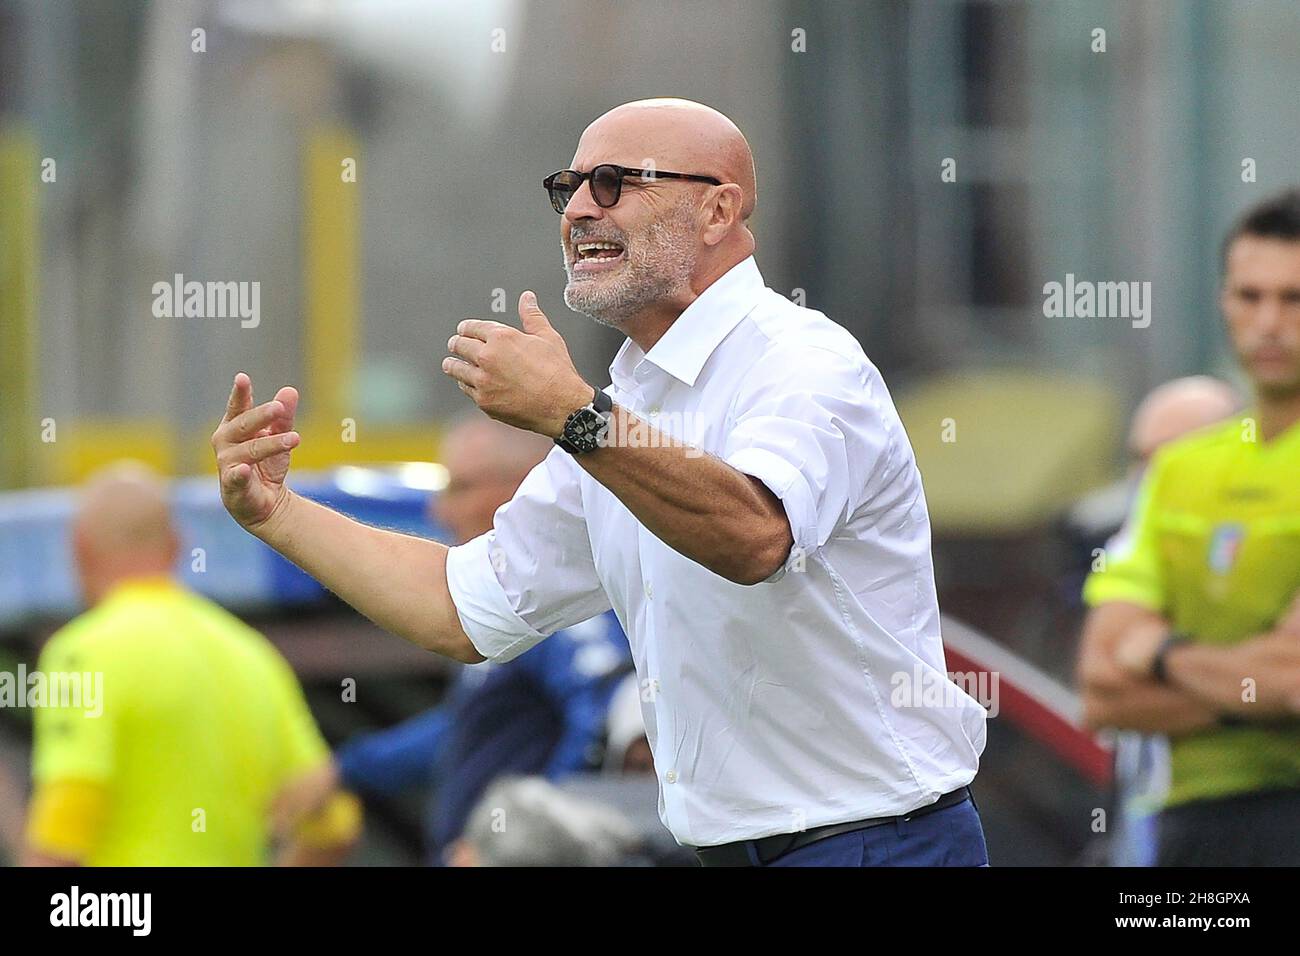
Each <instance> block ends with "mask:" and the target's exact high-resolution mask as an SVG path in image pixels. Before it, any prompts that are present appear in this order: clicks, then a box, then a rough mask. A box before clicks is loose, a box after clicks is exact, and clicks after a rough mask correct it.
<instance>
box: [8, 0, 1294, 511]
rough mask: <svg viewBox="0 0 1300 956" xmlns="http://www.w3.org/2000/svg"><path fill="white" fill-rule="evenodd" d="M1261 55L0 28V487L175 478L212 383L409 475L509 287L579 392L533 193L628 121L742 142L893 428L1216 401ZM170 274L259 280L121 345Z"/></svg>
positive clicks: (829, 9)
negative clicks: (285, 396) (239, 376)
mask: <svg viewBox="0 0 1300 956" xmlns="http://www.w3.org/2000/svg"><path fill="white" fill-rule="evenodd" d="M200 30H201V31H202V42H201V44H200V43H199V41H198V39H197V37H198V34H196V33H195V31H200ZM1098 30H1102V31H1104V38H1102V41H1103V42H1104V52H1102V51H1101V50H1100V49H1099V48H1098V46H1099V42H1098V41H1099V34H1097V32H1096V31H1098ZM1298 32H1300V7H1298V6H1296V5H1295V4H1294V3H1290V2H1287V0H1275V2H1274V0H1242V2H1235V0H1225V2H1217V3H1216V2H1209V0H1204V2H1200V0H1150V2H1144V3H1140V4H1135V3H1129V2H1125V0H1098V2H1094V3H1087V4H1076V3H1056V2H1031V0H998V2H994V0H911V2H906V0H900V2H835V0H749V2H741V0H715V2H710V3H707V4H705V3H698V2H691V0H656V2H655V3H650V4H643V3H635V4H634V3H617V2H613V0H607V2H605V0H602V2H576V0H543V2H531V3H524V2H522V0H482V2H478V3H475V4H473V5H466V4H461V3H452V2H448V0H369V2H360V0H338V2H325V0H260V2H244V0H166V2H149V0H78V2H71V0H0V204H3V208H4V210H5V213H4V215H3V217H0V218H2V219H3V222H2V223H0V264H2V265H3V272H2V273H0V275H2V278H3V288H2V289H0V300H2V304H0V317H2V318H3V324H2V325H0V339H2V340H3V343H2V344H3V348H2V349H0V351H2V352H3V353H4V358H3V360H2V361H3V362H4V365H3V372H4V393H3V394H4V397H3V398H0V428H2V429H3V430H2V432H0V481H3V484H4V485H5V486H10V487H13V486H23V485H34V484H42V483H48V482H63V481H68V480H73V479H75V478H77V477H79V475H80V474H81V473H84V471H85V470H87V469H88V468H90V467H92V466H93V465H95V464H97V463H98V461H99V460H100V459H102V458H103V457H106V456H108V455H109V454H110V453H111V454H112V456H113V457H116V456H117V455H119V454H121V453H123V452H126V453H133V454H136V455H137V456H138V457H143V458H147V459H151V460H153V461H154V462H155V463H156V464H158V465H160V466H163V467H166V468H169V469H170V470H172V471H175V472H178V473H197V472H201V471H202V470H203V469H204V468H206V467H207V455H208V451H207V448H206V444H205V439H206V436H207V435H208V434H209V433H210V431H211V429H212V427H213V424H214V423H215V420H216V418H217V417H218V416H219V414H220V410H221V407H222V404H223V401H224V397H225V394H226V392H227V390H228V388H229V382H230V378H231V376H232V374H233V373H234V371H236V370H238V369H244V370H246V371H248V372H249V373H250V374H251V375H252V376H253V379H254V382H255V383H257V385H258V386H259V389H260V394H263V395H268V396H269V395H270V394H271V393H272V392H273V390H274V389H275V388H276V387H277V386H278V385H280V384H282V383H286V382H292V383H295V384H298V385H299V386H300V387H301V388H302V390H303V395H304V405H303V410H304V411H303V414H304V416H305V418H306V419H307V423H306V424H305V426H304V432H305V438H306V439H307V440H306V441H305V442H304V445H303V447H302V449H301V457H302V458H303V459H304V461H305V462H307V463H315V464H328V463H330V462H334V461H356V460H367V461H369V460H386V459H391V458H412V457H415V458H419V457H425V458H427V457H431V456H433V455H434V454H435V453H436V437H437V429H436V423H437V422H439V421H440V420H442V419H444V418H446V417H447V416H448V415H449V414H451V413H453V412H454V411H456V410H458V409H459V408H461V407H463V405H464V400H463V397H462V396H461V395H460V394H459V392H458V391H457V390H456V389H455V388H454V387H453V386H452V385H451V383H450V382H449V381H448V380H446V379H445V378H444V377H443V376H442V375H441V373H440V372H439V370H438V364H439V362H440V360H441V358H442V356H443V354H444V352H445V341H446V338H447V336H448V335H449V334H450V330H451V329H452V327H453V326H454V324H455V322H456V321H458V320H459V319H461V318H463V317H466V316H471V315H477V316H483V317H490V318H499V319H501V320H502V321H514V320H515V316H514V302H515V301H516V299H517V296H518V294H519V292H520V291H522V290H523V289H524V288H530V287H531V288H535V289H536V290H537V291H538V293H539V296H540V300H541V302H542V305H543V307H544V308H545V309H547V311H548V312H549V314H550V315H551V316H552V319H553V321H555V323H556V325H557V327H558V328H559V329H560V330H561V331H562V332H563V333H564V334H565V336H566V338H567V340H568V342H569V344H570V347H571V349H572V351H573V353H574V356H575V359H576V360H577V362H578V365H579V367H580V369H581V370H582V371H583V372H584V373H585V374H587V375H589V376H590V377H592V378H593V379H599V380H602V381H603V375H604V368H605V366H606V365H607V363H608V361H609V359H610V358H611V356H612V354H613V352H614V350H615V349H616V348H617V346H618V344H619V337H618V336H617V334H616V333H614V332H612V331H610V330H607V329H604V328H603V327H600V326H598V325H596V324H595V323H592V322H590V321H589V320H587V319H586V318H584V317H581V316H576V315H573V314H572V313H569V312H568V311H567V310H566V309H565V308H564V306H563V303H562V296H561V292H562V288H563V271H562V268H561V263H560V248H559V242H558V222H557V219H556V217H555V215H554V213H553V212H551V211H550V209H549V207H548V206H547V203H546V200H545V196H544V194H543V192H542V190H541V188H540V181H541V179H542V177H543V176H544V175H545V174H546V173H548V172H551V171H552V170H554V169H558V168H561V167H563V166H566V165H568V163H569V161H570V159H571V157H572V154H573V149H574V145H575V143H576V140H577V137H578V135H579V134H580V133H581V131H582V129H583V127H584V126H585V125H586V124H587V123H588V122H589V121H590V120H591V119H592V118H594V117H595V116H597V115H598V114H599V113H601V112H603V111H604V110H605V109H608V108H609V107H611V106H613V105H615V104H617V103H619V102H622V101H625V100H629V99H633V98H638V97H643V96H654V95H678V96H685V97H690V98H695V99H699V100H702V101H705V102H708V103H710V104H712V105H714V106H716V107H718V108H719V109H722V110H723V111H724V112H727V113H728V114H729V115H731V116H732V117H733V118H734V119H735V120H736V121H737V122H738V123H739V125H740V126H741V127H742V128H743V129H744V130H745V131H746V133H747V135H748V136H749V137H750V139H751V142H752V144H753V146H754V149H755V152H756V155H757V161H758V169H759V181H760V199H759V207H758V213H757V216H756V224H755V228H756V233H757V235H758V239H759V251H758V257H759V263H760V265H761V266H762V267H763V269H764V272H765V275H766V277H767V279H768V281H769V283H770V284H771V285H772V286H773V288H775V289H777V290H779V291H781V292H783V293H786V294H790V295H794V296H800V295H802V296H804V297H805V298H806V302H807V304H809V305H811V306H813V307H816V308H821V309H824V310H825V311H826V312H827V313H828V314H829V315H831V316H832V317H833V318H834V319H836V320H837V321H839V322H840V323H842V324H843V325H845V326H847V327H848V328H849V329H850V330H851V331H853V332H854V334H855V335H857V336H858V338H859V339H860V340H861V341H862V342H863V344H864V345H865V347H866V348H867V351H868V353H869V354H871V355H872V357H873V358H874V359H875V361H876V362H877V364H878V365H880V366H881V368H882V370H883V371H884V372H885V374H886V376H887V378H888V380H889V381H890V382H891V384H892V386H893V388H894V391H895V394H896V395H898V394H899V393H900V392H904V393H905V392H907V391H908V390H909V389H910V388H912V387H913V386H917V385H919V384H921V383H924V382H925V381H927V380H928V379H929V378H931V377H933V376H936V375H945V374H950V373H952V372H954V371H963V370H989V369H992V370H998V369H1004V368H1016V369H1033V370H1037V371H1039V372H1043V373H1045V374H1047V375H1049V376H1050V375H1052V374H1055V373H1056V372H1057V371H1069V372H1071V373H1072V374H1076V375H1081V376H1083V377H1085V378H1090V379H1093V380H1095V381H1097V382H1098V383H1101V384H1102V385H1103V386H1105V387H1107V388H1109V389H1111V390H1112V391H1113V392H1114V393H1115V394H1116V396H1117V400H1118V401H1119V402H1121V403H1123V402H1127V401H1128V400H1129V399H1131V398H1133V397H1135V396H1136V395H1137V394H1138V393H1139V392H1141V391H1142V390H1144V389H1146V388H1147V387H1149V386H1150V385H1151V384H1153V383H1155V382H1157V381H1160V380H1163V379H1165V378H1169V377H1172V376H1173V375H1176V374H1179V373H1182V372H1186V371H1194V370H1205V369H1213V368H1216V367H1218V366H1219V365H1220V364H1221V358H1222V350H1223V337H1222V335H1221V334H1220V331H1219V321H1218V317H1217V313H1216V308H1215V301H1214V299H1215V284H1216V279H1217V262H1216V243H1217V237H1218V236H1219V235H1220V234H1221V232H1222V230H1223V228H1224V226H1225V225H1226V223H1227V222H1228V221H1229V220H1230V219H1231V218H1232V216H1233V215H1234V214H1235V212H1236V211H1237V210H1238V209H1239V208H1241V207H1242V206H1243V205H1245V204H1246V203H1248V202H1250V201H1252V200H1254V199H1256V198H1259V197H1261V196H1263V195H1264V194H1265V193H1267V192H1270V191H1275V190H1276V189H1278V188H1280V187H1282V186H1283V185H1285V183H1286V181H1287V177H1289V176H1291V175H1293V172H1292V170H1293V166H1292V164H1291V160H1292V158H1293V157H1294V156H1295V155H1296V152H1297V146H1300V143H1298V142H1297V137H1298V136H1300V133H1298V132H1297V129H1296V127H1295V125H1294V124H1290V123H1287V122H1283V121H1281V120H1282V119H1284V118H1285V117H1288V116H1289V115H1291V112H1289V110H1291V111H1293V95H1294V90H1295V89H1296V88H1297V87H1300V57H1298V56H1297V55H1296V51H1295V49H1294V46H1293V45H1292V44H1291V43H1290V42H1289V38H1292V37H1294V36H1296V35H1297V33H1298ZM200 47H201V49H200ZM349 159H351V160H355V170H356V181H355V182H345V181H344V179H343V176H342V170H343V163H344V161H345V160H349ZM48 160H52V161H53V163H54V165H53V167H52V168H53V170H54V173H55V176H54V178H53V181H47V179H46V178H45V177H44V175H43V174H44V173H46V172H47V171H48V164H47V162H46V161H48ZM946 160H952V161H954V162H953V164H949V165H948V166H947V167H945V161H946ZM1248 160H1249V161H1253V163H1254V166H1255V169H1256V171H1257V172H1256V175H1257V182H1253V183H1250V182H1243V179H1242V169H1243V162H1246V161H1248ZM945 168H947V169H948V170H949V172H950V174H951V175H950V176H949V177H948V178H950V179H951V178H953V176H955V181H945V177H944V175H943V174H944V171H945ZM1067 274H1073V275H1074V276H1076V277H1078V278H1080V279H1089V280H1097V281H1129V280H1137V281H1150V282H1151V284H1152V285H1151V288H1152V311H1153V315H1152V318H1153V321H1152V323H1151V325H1150V327H1149V328H1145V329H1136V328H1133V327H1132V326H1131V324H1130V323H1128V322H1126V321H1124V320H1122V319H1096V318H1093V319H1084V318H1049V317H1046V316H1045V315H1044V311H1043V293H1042V288H1043V285H1044V284H1045V283H1047V282H1051V281H1064V279H1065V276H1066V275H1067ZM177 275H181V276H183V277H184V279H185V280H187V281H189V280H198V281H205V282H206V281H220V282H232V281H233V282H254V281H255V282H258V283H259V287H260V299H259V303H260V315H259V320H258V323H257V325H256V326H255V327H245V326H244V324H242V323H241V322H240V321H239V320H238V319H237V318H220V317H209V318H197V317H191V318H183V317H181V318H159V317H156V316H155V315H154V312H153V302H154V298H155V296H154V293H153V289H154V286H155V283H158V282H168V283H170V282H173V281H174V277H175V276H177ZM502 308H503V309H504V311H502V312H497V311H495V309H502ZM905 414H906V411H905ZM346 422H351V423H352V425H353V427H352V431H351V434H350V437H349V434H348V429H347V426H346V424H345V423H346ZM51 423H52V424H53V425H54V428H55V429H56V430H57V436H58V437H57V440H55V441H49V440H48V439H49V437H50V434H49V433H50V428H49V425H50V424H51ZM908 424H909V428H910V429H912V430H913V431H916V430H918V429H922V430H923V429H927V428H931V427H933V428H934V429H935V430H937V429H938V428H939V427H940V424H939V423H938V422H930V421H928V420H926V421H920V422H914V421H909V422H908ZM42 438H45V439H46V440H44V441H42Z"/></svg>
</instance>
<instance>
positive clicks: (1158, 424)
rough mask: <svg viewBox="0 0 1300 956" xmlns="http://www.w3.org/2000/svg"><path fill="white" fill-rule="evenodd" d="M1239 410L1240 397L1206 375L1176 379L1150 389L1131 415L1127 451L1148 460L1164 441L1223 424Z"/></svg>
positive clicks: (1229, 387)
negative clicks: (1221, 422)
mask: <svg viewBox="0 0 1300 956" xmlns="http://www.w3.org/2000/svg"><path fill="white" fill-rule="evenodd" d="M1240 409H1241V398H1240V397H1239V396H1238V395H1237V393H1236V391H1234V390H1233V388H1232V387H1231V386H1230V385H1228V384H1227V383H1225V382H1221V381H1219V380H1218V379H1217V378H1211V377H1210V376H1208V375H1191V376H1188V377H1186V378H1177V379H1174V380H1173V381H1171V382H1166V383H1164V384H1163V385H1160V386H1158V387H1157V388H1155V389H1153V390H1152V391H1151V393H1150V394H1149V395H1147V397H1146V398H1144V399H1143V400H1142V403H1141V404H1140V405H1139V406H1138V409H1137V411H1136V412H1135V413H1134V414H1133V425H1132V427H1131V428H1130V429H1129V450H1130V451H1131V452H1132V454H1133V456H1134V457H1135V458H1137V459H1139V460H1141V461H1147V460H1148V459H1150V457H1151V456H1152V455H1153V454H1155V452H1156V450H1157V449H1158V448H1159V447H1160V446H1161V445H1164V444H1165V443H1167V442H1171V441H1173V440H1174V439H1176V438H1181V437H1182V436H1183V435H1186V434H1188V433H1189V432H1193V431H1195V430H1196V429H1198V428H1204V427H1205V426H1207V425H1213V424H1214V423H1215V422H1220V421H1223V420H1224V419H1225V418H1227V417H1228V416H1230V415H1232V414H1233V413H1235V412H1237V411H1239V410H1240Z"/></svg>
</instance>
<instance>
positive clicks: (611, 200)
mask: <svg viewBox="0 0 1300 956" xmlns="http://www.w3.org/2000/svg"><path fill="white" fill-rule="evenodd" d="M629 176H640V177H641V178H642V179H689V180H691V181H692V182H697V183H712V184H713V185H714V186H721V185H722V180H720V179H715V178H714V177H712V176H696V175H694V174H693V173H666V172H663V171H662V170H658V169H631V168H629V167H627V166H617V165H615V164H614V163H601V164H600V165H599V166H593V167H591V172H589V173H580V172H578V171H577V170H576V169H561V170H560V171H559V172H558V173H551V175H549V176H547V177H546V178H545V179H543V180H542V185H543V186H545V187H546V191H547V192H548V193H550V196H551V206H552V208H554V209H555V211H556V212H559V213H562V212H564V210H565V207H567V206H568V205H569V200H570V199H572V198H573V194H574V193H576V192H577V191H578V189H579V187H581V186H582V184H583V183H585V182H587V181H588V180H590V181H591V198H592V199H594V200H596V205H597V206H600V207H601V208H602V209H608V208H609V207H610V206H613V205H615V204H617V203H618V200H619V197H620V196H622V195H623V180H624V179H627V178H628V177H629Z"/></svg>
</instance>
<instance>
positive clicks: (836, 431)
mask: <svg viewBox="0 0 1300 956" xmlns="http://www.w3.org/2000/svg"><path fill="white" fill-rule="evenodd" d="M871 375H872V373H871V367H870V365H869V364H868V363H867V361H866V358H865V356H857V357H854V356H852V355H840V354H838V353H835V352H831V351H829V350H825V349H811V348H810V349H807V350H804V351H801V352H800V353H799V355H798V356H797V360H792V356H790V355H788V354H787V355H782V356H769V357H766V358H765V359H764V360H763V361H760V362H759V363H757V364H756V365H755V366H754V368H753V369H752V370H751V373H749V374H747V375H746V387H745V390H744V391H743V392H742V393H741V394H740V395H739V396H738V398H737V402H736V405H735V406H734V407H733V425H732V428H731V431H730V432H729V434H728V436H727V441H726V446H725V447H726V451H725V453H724V455H723V456H722V457H723V459H724V460H725V461H726V462H727V463H728V464H729V465H731V466H732V467H733V468H735V469H736V470H737V471H740V472H743V473H744V474H747V475H750V476H751V477H754V478H757V479H758V480H759V481H761V482H762V483H763V484H764V485H766V486H767V488H768V489H769V490H770V491H771V492H772V493H773V494H774V495H776V496H777V498H779V499H780V500H781V503H782V505H783V507H784V508H785V513H786V518H787V519H788V520H789V522H790V533H791V536H792V538H793V539H794V544H793V546H792V547H791V549H790V554H789V556H788V557H787V560H786V562H785V564H784V565H783V566H782V567H781V568H779V569H777V571H776V572H775V573H774V574H773V575H772V576H771V577H770V578H769V579H768V580H769V581H774V580H778V579H779V578H780V577H782V576H783V575H784V573H785V571H786V570H787V569H788V568H790V567H791V566H792V565H793V564H794V563H795V562H797V561H799V560H801V559H803V558H805V557H807V556H809V555H812V554H813V553H815V552H816V551H817V550H818V549H819V548H821V547H822V546H823V545H825V544H826V542H827V541H829V540H830V538H831V537H832V536H833V535H834V534H835V532H836V531H837V530H838V529H839V528H841V527H842V526H843V525H844V523H845V522H846V521H847V520H848V519H849V517H850V516H851V515H852V514H853V512H854V511H855V510H856V509H857V508H858V506H859V505H860V504H861V503H862V500H863V497H864V493H865V488H866V485H867V480H868V476H869V475H870V474H871V472H872V471H873V469H875V468H876V466H877V465H878V464H879V463H880V462H881V460H882V459H883V458H885V457H887V456H888V455H889V454H890V449H891V446H892V437H891V436H890V434H889V432H888V430H887V429H886V427H885V421H884V417H883V415H882V414H881V413H880V411H879V409H878V407H877V402H876V398H877V395H876V392H875V389H874V385H875V383H874V382H873V381H872V378H871Z"/></svg>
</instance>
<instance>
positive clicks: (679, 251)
mask: <svg viewBox="0 0 1300 956" xmlns="http://www.w3.org/2000/svg"><path fill="white" fill-rule="evenodd" d="M693 211H694V205H693V204H692V203H689V202H683V203H681V204H680V205H679V206H677V207H676V208H675V209H674V210H673V213H672V214H671V215H670V216H668V217H665V219H661V220H657V221H655V222H652V223H651V224H650V226H649V228H647V229H646V231H645V234H644V235H642V236H639V237H637V240H636V242H635V244H634V246H633V248H635V249H636V250H637V254H636V255H635V256H633V255H631V254H629V255H628V259H627V262H626V263H625V264H624V266H623V271H622V274H621V275H620V276H618V277H617V279H615V280H614V281H610V280H609V279H602V278H599V277H598V278H593V279H579V280H578V281H577V282H575V281H574V280H573V272H572V270H571V269H570V268H569V266H568V263H567V261H566V263H565V272H566V273H567V275H568V277H569V282H568V284H567V285H566V286H565V287H564V304H565V305H567V306H568V307H569V308H570V309H572V310H573V311H574V312H581V313H582V314H583V315H586V316H590V317H591V318H592V319H595V320H596V321H597V322H599V323H600V324H601V325H608V326H610V327H611V328H621V327H622V326H623V325H624V324H625V323H626V322H627V321H628V320H629V319H631V318H633V317H635V316H636V315H637V314H638V313H640V312H641V311H642V310H644V309H645V308H646V307H647V306H650V305H653V304H654V303H656V302H661V301H663V300H664V299H669V298H675V297H677V296H679V295H680V294H681V293H682V292H683V291H684V290H686V289H687V288H689V286H690V278H691V272H692V271H693V269H694V267H695V257H694V255H693V254H692V253H693V246H694V237H693V235H692V232H693V229H694V225H695V223H694V217H693Z"/></svg>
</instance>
